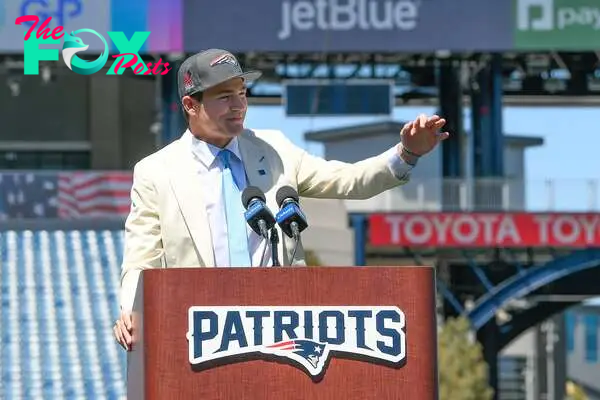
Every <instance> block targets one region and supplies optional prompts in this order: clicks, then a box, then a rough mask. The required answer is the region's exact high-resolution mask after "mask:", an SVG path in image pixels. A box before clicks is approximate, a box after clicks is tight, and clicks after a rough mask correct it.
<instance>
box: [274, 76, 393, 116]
mask: <svg viewBox="0 0 600 400" xmlns="http://www.w3.org/2000/svg"><path fill="white" fill-rule="evenodd" d="M393 90H394V86H393V83H392V82H390V81H371V80H364V81H327V80H324V81H314V80H313V81H311V80H306V81H303V80H300V81H287V82H284V105H285V111H286V115H288V116H360V115H363V116H368V115H387V116H389V115H391V114H392V111H393V108H394V91H393Z"/></svg>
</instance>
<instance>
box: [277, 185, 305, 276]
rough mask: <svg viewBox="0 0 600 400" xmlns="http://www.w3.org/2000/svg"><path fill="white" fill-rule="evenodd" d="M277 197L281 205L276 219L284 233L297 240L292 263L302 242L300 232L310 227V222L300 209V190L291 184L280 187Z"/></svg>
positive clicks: (278, 203)
mask: <svg viewBox="0 0 600 400" xmlns="http://www.w3.org/2000/svg"><path fill="white" fill-rule="evenodd" d="M275 198H276V200H277V205H278V206H279V212H278V213H277V215H276V216H275V220H276V221H277V224H278V225H279V226H280V227H281V230H282V231H283V233H285V234H286V235H287V236H288V237H290V238H293V239H294V242H295V244H294V251H293V252H292V258H291V260H290V264H292V263H293V261H294V257H295V256H296V251H297V250H298V244H299V243H300V232H302V231H303V230H305V229H306V228H307V227H308V223H307V221H306V216H305V215H304V213H303V212H302V210H301V209H300V204H299V201H300V198H299V196H298V192H297V191H296V190H295V189H294V188H292V187H291V186H282V187H280V188H279V190H277V194H276V195H275Z"/></svg>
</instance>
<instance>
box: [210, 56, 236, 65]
mask: <svg viewBox="0 0 600 400" xmlns="http://www.w3.org/2000/svg"><path fill="white" fill-rule="evenodd" d="M220 64H231V65H235V66H238V65H239V64H238V62H237V60H236V59H235V57H234V56H233V55H231V54H229V53H226V54H221V55H220V56H218V57H216V58H214V59H213V60H212V61H211V62H210V66H211V67H214V66H215V65H220Z"/></svg>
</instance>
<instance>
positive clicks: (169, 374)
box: [127, 267, 438, 400]
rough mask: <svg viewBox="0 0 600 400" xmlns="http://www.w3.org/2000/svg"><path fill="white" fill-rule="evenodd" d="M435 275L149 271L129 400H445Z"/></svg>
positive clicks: (426, 271)
mask: <svg viewBox="0 0 600 400" xmlns="http://www.w3.org/2000/svg"><path fill="white" fill-rule="evenodd" d="M434 275H435V273H434V270H433V268H430V267H281V268H167V269H156V270H146V271H144V272H143V273H142V275H141V278H140V282H139V286H138V290H137V295H136V300H135V304H134V312H133V350H132V351H131V352H130V353H128V370H127V379H128V382H127V390H128V396H127V398H128V399H136V400H137V399H153V400H154V399H155V400H167V399H168V400H177V399H202V400H208V399H261V400H264V399H277V400H284V399H344V400H349V399H361V400H364V399H378V400H384V399H407V400H432V399H437V398H438V391H437V364H436V361H437V339H436V338H437V334H436V317H435V315H436V314H435V311H436V310H435V277H434ZM223 306H226V307H223ZM258 315H262V317H261V318H262V319H260V318H258V317H257V316H258ZM250 316H252V317H253V318H254V319H250ZM357 316H361V318H358V317H357ZM399 316H401V317H402V318H400V317H399ZM402 319H403V321H401V320H402ZM257 321H258V322H257ZM188 331H189V334H188ZM290 333H291V334H292V336H294V335H295V337H292V338H291V339H292V340H290V337H289V334H290ZM188 339H189V340H188ZM190 343H193V346H190ZM253 346H254V347H253ZM257 349H258V350H257ZM278 351H279V352H278ZM327 352H328V355H327V357H325V354H327ZM225 355H228V356H227V357H224V356H225ZM203 358H204V359H208V358H212V360H210V361H206V362H202V360H203ZM313 367H314V368H313ZM315 368H316V369H315ZM321 368H322V369H321ZM317 369H319V370H320V372H319V373H318V374H317V373H315V371H317ZM311 371H312V372H311Z"/></svg>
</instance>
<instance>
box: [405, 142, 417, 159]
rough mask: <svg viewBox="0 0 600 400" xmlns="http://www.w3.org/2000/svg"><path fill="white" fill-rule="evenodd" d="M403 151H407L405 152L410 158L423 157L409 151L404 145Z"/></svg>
mask: <svg viewBox="0 0 600 400" xmlns="http://www.w3.org/2000/svg"><path fill="white" fill-rule="evenodd" d="M402 150H403V151H405V152H406V154H408V155H409V156H413V157H417V158H419V157H421V155H419V154H417V153H415V152H413V151H410V150H409V149H407V148H406V146H404V145H402Z"/></svg>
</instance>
